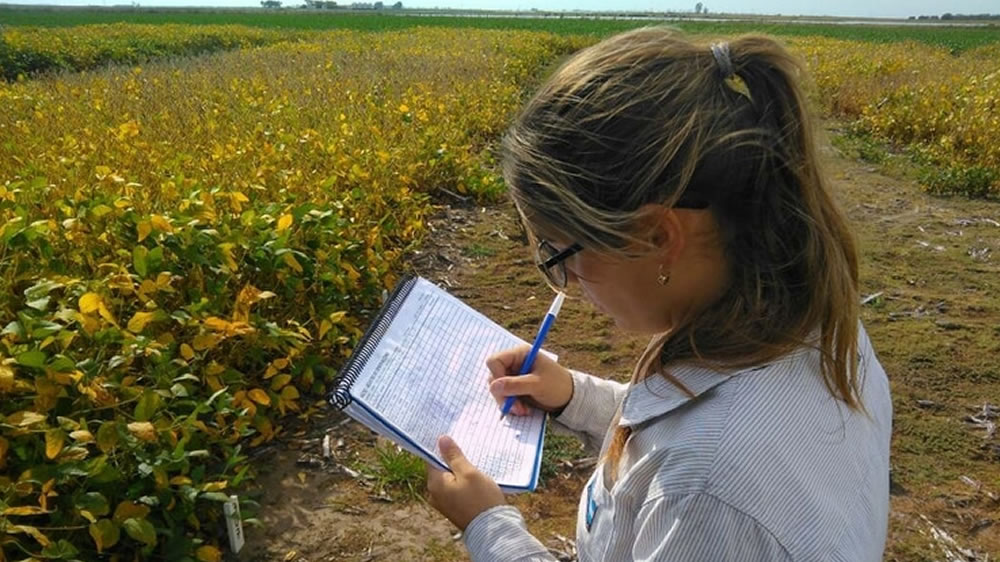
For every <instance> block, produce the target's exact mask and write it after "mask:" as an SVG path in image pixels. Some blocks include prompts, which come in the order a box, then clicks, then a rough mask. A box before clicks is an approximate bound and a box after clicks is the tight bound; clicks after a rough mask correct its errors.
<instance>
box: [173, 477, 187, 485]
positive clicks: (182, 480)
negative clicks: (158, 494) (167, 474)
mask: <svg viewBox="0 0 1000 562" xmlns="http://www.w3.org/2000/svg"><path fill="white" fill-rule="evenodd" d="M170 485H171V486H190V485H191V479H190V478H188V477H187V476H174V477H173V478H171V479H170Z"/></svg>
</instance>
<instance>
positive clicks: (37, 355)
mask: <svg viewBox="0 0 1000 562" xmlns="http://www.w3.org/2000/svg"><path fill="white" fill-rule="evenodd" d="M47 358H48V355H45V352H44V351H39V350H37V349H33V350H31V351H25V352H24V353H22V354H20V355H18V356H17V362H18V364H20V365H24V366H25V367H37V368H42V367H44V366H45V359H47Z"/></svg>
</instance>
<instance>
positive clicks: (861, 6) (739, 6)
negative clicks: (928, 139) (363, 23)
mask: <svg viewBox="0 0 1000 562" xmlns="http://www.w3.org/2000/svg"><path fill="white" fill-rule="evenodd" d="M3 1H8V2H11V3H18V4H64V5H88V4H96V5H102V4H103V5H107V6H110V5H114V4H128V3H130V0H0V2H3ZM138 1H139V4H140V5H142V6H225V7H241V6H259V5H260V2H259V1H257V0H138ZM350 1H351V0H341V3H350ZM369 1H370V0H369ZM402 1H403V6H404V7H411V8H418V7H423V8H433V7H441V8H465V9H499V10H515V9H520V10H528V9H531V8H537V9H539V10H567V11H569V10H574V9H579V10H598V11H599V10H652V11H678V10H694V5H695V2H696V1H697V0H688V1H686V2H682V1H680V0H659V1H656V0H402ZM701 1H702V2H703V3H704V5H705V7H706V8H707V9H708V10H710V11H711V12H726V13H747V14H781V15H812V16H817V15H830V16H848V17H851V16H853V17H885V18H892V17H896V18H905V17H908V16H918V15H922V14H926V15H931V14H938V15H940V14H943V13H945V12H951V13H955V14H981V13H994V14H996V13H1000V0H949V1H944V0H881V1H872V0H834V1H833V2H803V0H701ZM284 3H285V4H286V5H296V4H301V3H303V2H301V0H284ZM386 3H387V4H391V3H392V2H386Z"/></svg>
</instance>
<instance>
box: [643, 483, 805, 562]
mask: <svg viewBox="0 0 1000 562" xmlns="http://www.w3.org/2000/svg"><path fill="white" fill-rule="evenodd" d="M636 529H637V532H636V538H635V543H634V544H633V547H632V558H633V560H635V561H636V562H640V561H643V562H653V561H658V562H659V561H662V562H666V561H668V560H669V561H670V562H701V561H704V560H740V561H741V562H775V561H779V562H780V561H786V562H791V560H792V558H791V556H790V555H789V553H788V551H787V550H786V549H785V548H784V547H783V546H782V545H781V543H779V542H778V540H777V539H776V538H775V537H774V535H772V534H771V533H770V532H769V531H768V530H767V529H766V528H765V527H764V526H763V525H761V524H760V523H758V522H757V520H755V519H754V518H753V517H751V516H749V515H747V514H746V513H744V512H742V511H740V510H738V509H736V508H734V507H732V506H730V505H729V504H727V503H725V502H723V501H721V500H720V499H718V498H716V497H715V496H712V495H710V494H705V493H697V494H676V495H666V496H661V497H659V498H657V499H654V500H650V501H647V502H646V503H645V504H644V505H643V506H642V508H641V509H640V510H639V514H638V517H637V519H636Z"/></svg>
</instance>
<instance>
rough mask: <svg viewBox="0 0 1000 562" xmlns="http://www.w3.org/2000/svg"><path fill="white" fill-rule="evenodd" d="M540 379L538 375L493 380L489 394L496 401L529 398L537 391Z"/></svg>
mask: <svg viewBox="0 0 1000 562" xmlns="http://www.w3.org/2000/svg"><path fill="white" fill-rule="evenodd" d="M541 382H542V379H541V377H539V376H538V375H530V374H529V375H520V376H516V377H503V378H499V379H494V380H493V382H491V383H490V393H491V394H493V396H495V397H496V398H497V399H498V400H503V399H504V398H507V397H508V396H531V395H532V394H534V393H535V392H537V391H538V389H539V386H541Z"/></svg>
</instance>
